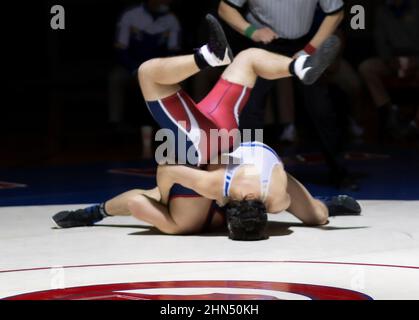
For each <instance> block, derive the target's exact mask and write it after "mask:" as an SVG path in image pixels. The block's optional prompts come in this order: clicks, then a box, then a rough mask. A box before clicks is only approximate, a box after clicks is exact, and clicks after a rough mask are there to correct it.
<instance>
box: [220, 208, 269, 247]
mask: <svg viewBox="0 0 419 320" xmlns="http://www.w3.org/2000/svg"><path fill="white" fill-rule="evenodd" d="M225 213H226V220H227V227H228V232H229V238H230V239H231V240H238V241H256V240H264V239H267V237H266V236H265V228H266V225H267V223H268V214H267V212H266V207H265V205H264V204H263V203H262V202H261V201H255V200H243V201H230V202H229V203H227V205H226V207H225Z"/></svg>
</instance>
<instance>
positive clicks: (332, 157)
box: [299, 82, 347, 183]
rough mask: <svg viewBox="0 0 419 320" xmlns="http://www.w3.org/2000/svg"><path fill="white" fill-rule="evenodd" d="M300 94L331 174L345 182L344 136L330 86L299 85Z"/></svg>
mask: <svg viewBox="0 0 419 320" xmlns="http://www.w3.org/2000/svg"><path fill="white" fill-rule="evenodd" d="M299 92H301V93H302V94H303V97H304V108H305V110H306V113H307V115H308V117H309V120H310V121H311V122H312V124H313V128H314V130H315V132H314V134H315V135H316V136H317V138H318V141H319V143H320V148H321V151H322V153H323V155H324V156H325V159H326V163H327V165H328V167H329V169H330V173H331V175H332V177H333V179H334V180H335V179H336V180H343V179H344V178H346V176H347V170H346V168H345V166H344V165H343V152H344V139H343V137H344V136H343V131H342V129H341V126H340V121H339V114H338V110H337V109H336V106H334V105H333V103H332V100H331V96H330V93H329V86H328V85H327V84H323V83H320V82H319V83H315V84H314V85H312V86H304V85H303V84H299ZM336 182H337V183H338V181H336Z"/></svg>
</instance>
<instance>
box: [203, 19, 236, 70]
mask: <svg viewBox="0 0 419 320" xmlns="http://www.w3.org/2000/svg"><path fill="white" fill-rule="evenodd" d="M206 20H207V23H208V28H209V38H208V43H207V44H206V45H204V46H203V47H201V48H200V49H199V50H198V51H197V53H196V54H195V61H196V62H197V64H198V66H199V67H200V68H201V69H203V68H205V67H208V66H211V67H219V66H225V65H228V64H230V63H231V62H232V61H233V58H234V57H233V51H232V50H231V48H230V45H229V44H228V41H227V37H226V35H225V33H224V30H223V27H222V26H221V24H220V23H219V22H218V20H217V19H216V18H215V17H214V16H213V15H211V14H207V16H206Z"/></svg>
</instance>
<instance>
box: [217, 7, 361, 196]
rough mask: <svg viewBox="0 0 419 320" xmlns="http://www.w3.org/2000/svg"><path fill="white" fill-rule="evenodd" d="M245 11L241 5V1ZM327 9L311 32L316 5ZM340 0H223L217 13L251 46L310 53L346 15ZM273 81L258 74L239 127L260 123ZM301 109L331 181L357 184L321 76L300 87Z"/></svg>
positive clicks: (345, 185)
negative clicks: (344, 159)
mask: <svg viewBox="0 0 419 320" xmlns="http://www.w3.org/2000/svg"><path fill="white" fill-rule="evenodd" d="M246 4H247V5H248V9H247V10H243V8H244V6H245V5H246ZM318 5H320V7H321V9H322V11H323V12H324V13H325V14H326V17H325V18H324V19H323V22H322V23H321V25H320V27H319V28H318V29H317V30H316V31H315V34H314V35H313V34H311V33H310V31H311V29H312V26H313V23H314V17H315V13H316V9H317V6H318ZM343 9H344V3H343V1H342V0H281V1H276V0H222V1H221V2H220V5H219V9H218V13H219V15H220V17H221V18H222V19H224V20H225V21H226V22H227V23H228V24H229V25H230V26H231V27H232V28H233V29H234V30H236V31H237V32H238V33H240V34H242V35H244V36H246V37H247V38H249V39H250V40H251V41H252V42H253V44H251V46H255V43H256V45H257V46H259V47H262V48H264V49H266V50H269V51H272V52H276V53H280V54H284V55H287V56H294V55H300V54H312V53H313V52H315V51H316V48H317V47H319V46H320V45H321V44H322V42H323V41H324V40H325V39H326V38H327V37H329V36H330V35H331V34H333V33H334V32H335V31H336V29H337V27H338V26H339V24H340V23H341V21H342V19H343V17H344V10H343ZM273 84H274V83H273V82H272V81H266V80H263V79H259V80H258V81H257V83H256V86H255V88H254V89H253V90H252V95H251V97H250V100H249V103H248V105H247V106H246V108H245V110H244V112H243V114H242V116H241V118H240V125H241V127H242V128H249V129H260V128H263V126H264V108H261V106H262V105H264V100H265V97H266V94H267V93H268V92H269V90H270V89H271V88H272V86H273ZM297 89H298V91H300V92H301V93H302V96H303V99H304V106H305V110H306V111H307V113H308V115H309V117H310V120H311V122H312V124H313V126H314V132H313V133H314V134H316V136H317V137H318V139H319V141H320V144H321V148H322V151H323V154H324V155H325V158H326V162H327V164H328V166H329V168H330V173H331V174H330V177H331V179H332V183H333V184H335V185H336V186H337V187H343V188H350V189H354V188H356V187H357V186H356V184H355V183H354V182H353V181H352V180H351V179H350V178H349V176H348V173H347V171H346V169H345V168H344V166H343V164H342V157H340V156H338V155H341V153H342V151H343V150H342V145H343V143H342V141H341V138H342V132H341V128H340V127H339V125H338V124H337V115H336V110H335V109H334V106H333V104H332V102H331V99H330V96H329V94H328V86H327V85H325V84H324V83H323V84H322V83H321V81H320V82H318V83H316V84H315V85H313V86H308V87H303V86H298V87H297Z"/></svg>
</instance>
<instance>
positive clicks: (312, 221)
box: [287, 174, 329, 226]
mask: <svg viewBox="0 0 419 320" xmlns="http://www.w3.org/2000/svg"><path fill="white" fill-rule="evenodd" d="M287 192H288V194H289V195H290V197H291V206H290V207H289V208H288V210H287V211H288V212H290V213H292V214H293V215H295V216H296V217H297V218H298V219H300V220H301V221H302V222H303V223H304V224H306V225H310V226H318V225H325V224H327V222H328V218H329V211H328V209H327V207H326V206H325V204H324V203H323V202H321V201H319V200H316V199H314V198H313V197H312V196H311V194H310V193H309V192H308V190H307V189H306V188H305V187H304V186H303V185H302V184H301V183H300V182H298V181H297V180H296V179H295V178H294V177H293V176H291V175H290V174H288V188H287Z"/></svg>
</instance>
